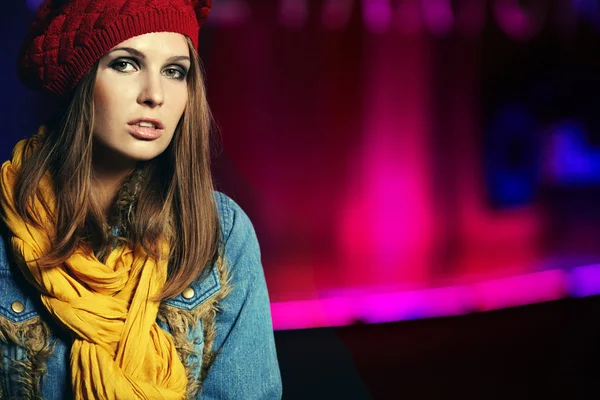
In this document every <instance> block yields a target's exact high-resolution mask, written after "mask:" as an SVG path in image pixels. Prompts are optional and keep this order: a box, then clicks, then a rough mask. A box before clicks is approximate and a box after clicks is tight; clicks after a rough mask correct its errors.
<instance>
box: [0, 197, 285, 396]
mask: <svg viewBox="0 0 600 400" xmlns="http://www.w3.org/2000/svg"><path fill="white" fill-rule="evenodd" d="M215 199H216V203H217V208H218V212H219V217H220V223H221V235H222V240H221V248H222V252H221V256H220V257H219V259H218V260H217V261H216V262H215V263H214V264H213V265H210V266H209V268H207V269H206V270H205V272H204V273H203V274H202V276H201V277H199V278H198V279H197V280H196V281H195V282H194V283H193V284H192V285H190V287H189V288H187V289H186V290H184V291H183V292H182V293H181V294H179V295H178V296H177V297H175V298H172V299H169V300H166V301H164V302H163V303H162V304H161V306H160V309H159V313H158V317H157V322H158V324H159V326H161V328H163V329H165V330H166V331H168V332H170V333H171V335H172V336H173V339H174V341H175V345H176V347H177V349H178V353H179V356H180V357H181V359H182V361H183V362H184V365H185V366H186V371H187V374H188V382H189V383H188V398H190V399H192V398H197V399H245V400H249V399H280V398H281V391H282V388H281V376H280V372H279V366H278V361H277V354H276V350H275V342H274V337H273V328H272V323H271V313H270V308H269V297H268V293H267V287H266V284H265V278H264V273H263V270H262V266H261V261H260V250H259V247H258V242H257V239H256V234H255V232H254V228H253V226H252V224H251V222H250V220H249V219H248V216H247V215H246V214H245V213H244V211H243V210H242V209H241V208H240V207H239V206H238V205H237V204H236V203H235V202H234V201H233V200H231V199H230V198H229V197H227V196H225V195H224V194H222V193H219V192H216V193H215ZM7 245H8V241H7V237H6V234H0V398H2V399H12V398H20V399H23V398H25V399H30V398H43V399H48V400H59V399H60V400H63V399H67V398H72V393H71V383H70V379H71V378H70V373H69V371H70V366H69V358H70V357H69V353H70V338H69V336H68V335H67V334H65V332H64V331H63V330H62V329H59V328H57V327H56V325H55V324H54V322H53V321H52V320H51V318H50V317H49V315H48V312H47V311H46V310H45V308H44V307H43V305H42V304H41V301H40V296H39V295H38V294H37V293H36V292H35V290H33V289H32V287H31V286H30V285H29V284H28V283H27V282H26V281H25V280H24V278H23V277H22V275H21V273H20V271H19V270H18V267H17V266H16V265H15V264H14V262H13V260H12V258H11V254H10V250H9V247H7Z"/></svg>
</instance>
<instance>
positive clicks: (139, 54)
mask: <svg viewBox="0 0 600 400" xmlns="http://www.w3.org/2000/svg"><path fill="white" fill-rule="evenodd" d="M119 50H122V51H126V52H128V53H130V54H132V55H134V56H136V57H138V58H141V59H146V55H145V54H144V53H142V52H141V51H139V50H136V49H134V48H132V47H116V48H114V49H112V50H111V51H109V52H108V53H109V54H110V53H112V52H114V51H119ZM167 61H168V62H173V61H190V58H189V57H188V56H173V57H170V58H169V59H168V60H167Z"/></svg>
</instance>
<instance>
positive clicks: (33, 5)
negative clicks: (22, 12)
mask: <svg viewBox="0 0 600 400" xmlns="http://www.w3.org/2000/svg"><path fill="white" fill-rule="evenodd" d="M25 2H26V3H27V7H29V9H30V10H31V11H34V12H35V11H37V9H38V8H40V6H41V5H42V3H43V2H44V0H25Z"/></svg>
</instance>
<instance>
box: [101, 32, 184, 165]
mask: <svg viewBox="0 0 600 400" xmlns="http://www.w3.org/2000/svg"><path fill="white" fill-rule="evenodd" d="M189 68H190V54H189V49H188V45H187V40H186V39H185V37H184V36H183V35H180V34H178V33H170V32H159V33H149V34H146V35H141V36H136V37H133V38H131V39H128V40H126V41H124V42H122V43H120V44H118V45H117V46H115V47H113V48H112V49H111V50H110V51H108V53H106V54H105V55H104V57H102V58H101V59H100V61H99V64H98V73H97V76H96V83H95V87H94V114H95V116H94V130H93V132H94V153H95V154H96V155H98V154H101V156H100V157H97V158H96V157H95V162H101V163H105V162H109V163H116V164H119V163H121V162H123V161H125V162H126V163H127V162H135V161H141V160H150V159H152V158H154V157H156V156H158V155H159V154H161V153H162V152H163V151H164V150H165V149H166V148H167V146H168V145H169V143H170V142H171V139H172V138H173V133H174V132H175V128H176V127H177V124H178V122H179V119H180V118H181V116H182V114H183V111H184V110H185V106H186V103H187V99H188V89H187V80H186V76H187V73H188V70H189ZM100 159H101V160H100Z"/></svg>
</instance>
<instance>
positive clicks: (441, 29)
mask: <svg viewBox="0 0 600 400" xmlns="http://www.w3.org/2000/svg"><path fill="white" fill-rule="evenodd" d="M421 4H422V7H423V17H424V19H425V25H427V27H428V28H429V30H430V31H431V32H432V33H433V34H434V35H439V36H441V35H447V34H449V33H450V31H451V30H452V27H453V25H454V12H453V11H452V5H451V4H450V0H423V1H422V3H421Z"/></svg>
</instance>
